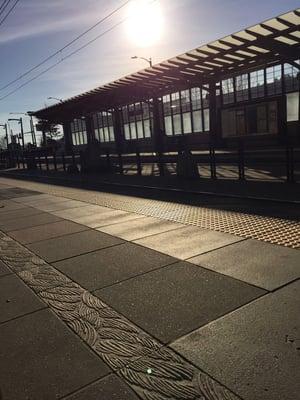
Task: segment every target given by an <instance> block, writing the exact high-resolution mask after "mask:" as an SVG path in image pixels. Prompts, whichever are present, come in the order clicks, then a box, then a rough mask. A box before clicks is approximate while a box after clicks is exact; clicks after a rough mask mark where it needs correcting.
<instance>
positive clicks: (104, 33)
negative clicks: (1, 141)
mask: <svg viewBox="0 0 300 400" xmlns="http://www.w3.org/2000/svg"><path fill="white" fill-rule="evenodd" d="M154 1H156V0H154ZM126 19H127V18H124V19H123V20H121V21H119V22H118V23H116V24H115V25H113V26H112V27H111V28H109V29H107V30H106V31H104V32H102V33H101V34H100V35H97V36H96V37H95V38H93V39H91V40H90V41H88V42H87V43H85V44H84V45H82V46H81V47H79V48H78V49H76V50H74V51H72V52H71V53H69V54H67V55H66V56H65V57H63V58H61V59H60V60H59V61H57V62H56V63H54V64H52V65H50V67H48V68H46V69H44V70H43V71H41V72H40V73H39V74H37V75H35V76H34V77H32V78H31V79H29V80H28V81H26V82H24V83H22V85H20V86H18V87H16V88H15V89H13V90H12V91H10V92H8V93H7V94H6V95H4V96H2V97H0V101H1V100H4V99H6V98H7V97H8V96H11V95H12V94H13V93H15V92H17V91H18V90H20V89H22V88H23V87H24V86H26V85H28V84H29V83H31V82H32V81H34V80H36V79H38V78H39V77H40V76H42V75H44V74H45V73H47V72H48V71H50V70H51V69H53V68H55V67H56V66H57V65H59V64H61V63H62V62H63V61H65V60H67V59H68V58H70V57H72V56H73V55H75V54H76V53H78V52H79V51H81V50H82V49H84V48H85V47H87V46H89V45H90V44H92V43H94V42H95V41H96V40H98V39H99V38H100V37H102V36H104V35H106V34H107V33H109V32H111V31H112V30H113V29H115V28H116V27H118V26H119V25H121V24H123V23H124V22H125V21H126Z"/></svg>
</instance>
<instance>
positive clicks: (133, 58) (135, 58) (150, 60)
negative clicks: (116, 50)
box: [131, 56, 152, 68]
mask: <svg viewBox="0 0 300 400" xmlns="http://www.w3.org/2000/svg"><path fill="white" fill-rule="evenodd" d="M131 59H132V60H137V59H140V60H144V61H146V62H147V63H148V64H149V66H150V68H151V67H152V58H151V57H149V58H145V57H138V56H132V57H131Z"/></svg>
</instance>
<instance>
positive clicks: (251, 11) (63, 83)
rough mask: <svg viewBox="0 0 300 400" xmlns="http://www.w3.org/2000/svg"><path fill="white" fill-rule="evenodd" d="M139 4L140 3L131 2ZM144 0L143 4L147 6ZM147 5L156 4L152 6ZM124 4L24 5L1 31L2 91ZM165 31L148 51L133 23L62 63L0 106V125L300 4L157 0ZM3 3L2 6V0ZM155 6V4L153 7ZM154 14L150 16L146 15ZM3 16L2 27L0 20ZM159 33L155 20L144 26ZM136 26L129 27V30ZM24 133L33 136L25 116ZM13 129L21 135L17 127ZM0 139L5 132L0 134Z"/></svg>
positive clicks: (91, 0) (35, 1) (34, 0)
mask: <svg viewBox="0 0 300 400" xmlns="http://www.w3.org/2000/svg"><path fill="white" fill-rule="evenodd" d="M131 1H135V2H137V1H140V0H131ZM142 1H145V0H142ZM147 1H150V2H151V0H147ZM124 2H125V0H109V1H107V0H76V1H74V0H51V1H46V0H20V1H19V3H18V4H17V6H16V8H15V9H14V11H13V12H12V13H11V14H10V15H9V16H8V18H7V19H6V21H5V22H4V23H3V24H2V25H0V87H3V86H5V85H6V84H7V83H9V82H10V81H12V80H13V79H15V78H16V77H18V76H20V75H21V74H22V73H24V72H25V71H27V70H28V69H30V68H31V67H33V66H35V65H36V64H38V63H39V62H40V61H42V60H43V59H45V58H46V57H48V56H49V55H50V54H51V53H53V52H55V51H56V50H58V49H60V48H61V47H63V46H64V45H65V44H66V43H68V42H69V41H71V40H72V39H73V38H74V37H76V36H78V35H79V34H80V33H81V32H83V31H85V30H86V29H88V28H89V27H90V26H92V25H93V24H95V23H96V22H97V21H99V20H100V19H102V18H103V17H104V16H106V15H107V14H109V13H110V12H111V11H113V10H114V9H116V8H117V7H119V6H120V5H122V4H123V3H124ZM154 2H155V3H156V5H155V7H158V8H159V9H160V17H161V19H160V23H161V25H162V32H161V35H159V37H157V38H156V42H155V43H152V44H149V45H147V46H144V47H140V43H137V41H136V40H134V38H133V37H132V35H131V36H130V35H129V34H128V27H129V23H128V21H127V22H125V23H121V24H120V25H119V26H118V27H116V28H114V29H112V30H111V31H110V32H109V33H107V34H105V35H104V36H102V37H101V38H100V39H98V40H96V41H95V42H94V43H93V44H91V45H90V46H88V47H86V48H85V49H83V50H82V51H80V52H79V53H77V54H76V55H74V56H73V57H70V58H68V59H67V60H66V61H64V62H62V63H60V64H59V65H58V66H57V67H55V68H53V69H52V70H50V71H49V72H48V73H46V74H44V75H42V76H40V77H39V78H38V79H36V80H34V81H32V82H31V83H30V84H28V85H26V86H24V87H23V88H22V89H20V90H18V91H17V92H16V93H14V94H12V95H10V96H8V97H6V98H5V99H3V100H0V124H3V123H5V122H6V121H7V119H8V118H18V117H19V116H20V115H16V116H12V115H10V114H9V113H11V112H26V111H28V110H37V109H40V108H43V107H45V106H49V105H51V104H54V103H55V101H53V100H48V99H47V98H48V97H50V96H52V97H57V98H62V99H66V98H68V97H71V96H74V95H76V94H79V93H82V92H84V91H87V90H90V89H93V88H95V87H97V86H100V85H102V84H105V83H107V82H110V81H112V80H115V79H118V78H120V77H122V76H124V75H127V74H130V73H134V72H136V71H137V70H139V69H142V68H145V67H147V64H146V63H145V61H143V60H133V59H131V57H132V56H134V55H138V56H141V57H147V58H148V57H152V59H153V62H154V63H157V62H161V61H163V60H165V59H168V58H171V57H174V56H176V55H178V54H181V53H184V52H186V51H188V50H191V49H193V48H195V47H198V46H200V45H201V44H205V43H207V42H209V41H212V40H215V39H219V38H221V37H223V36H226V35H227V34H230V33H234V32H236V31H239V30H241V29H244V28H246V27H248V26H251V25H254V24H256V23H259V22H261V21H263V20H266V19H269V18H272V17H274V16H277V15H279V14H281V13H285V12H287V11H289V10H292V9H295V8H299V7H300V1H299V0H156V1H154ZM0 4H2V1H1V0H0ZM129 7H132V4H131V5H130V4H128V5H127V6H125V7H123V8H122V9H121V10H120V11H118V12H117V13H115V14H114V15H113V16H112V17H111V18H109V19H108V20H106V21H105V22H104V23H102V24H100V25H99V26H98V27H97V28H95V29H93V30H92V31H91V32H90V33H89V34H88V35H86V36H84V37H83V38H81V39H80V40H79V41H77V42H76V43H74V45H72V46H71V47H69V48H68V49H66V50H65V51H63V52H61V53H59V54H58V56H56V57H55V58H53V59H52V60H50V61H49V62H47V63H46V64H44V65H43V66H42V67H40V68H39V69H36V70H35V71H34V72H32V73H31V74H30V75H28V76H26V77H24V78H23V79H22V80H19V81H18V82H16V83H15V84H13V85H11V86H9V87H8V88H6V89H4V90H0V98H1V97H3V96H5V95H6V94H7V93H9V92H10V91H12V90H13V89H15V88H17V87H18V86H19V85H21V84H23V83H24V82H26V81H27V80H29V79H30V78H32V77H34V76H35V75H37V74H38V73H40V72H41V71H43V70H44V69H46V68H48V67H50V66H51V65H52V64H54V63H55V62H57V61H58V60H60V59H62V58H63V57H64V56H66V55H67V54H69V53H70V52H72V51H73V50H75V49H77V48H78V47H80V46H81V45H83V44H85V43H86V42H87V41H89V40H91V39H93V38H94V37H96V36H97V35H99V34H101V33H103V32H104V31H106V30H107V29H109V28H111V27H112V26H113V25H115V24H116V23H118V22H120V21H122V20H123V19H124V18H125V17H127V16H128V12H129V10H130V9H129ZM153 7H154V4H153ZM149 15H150V14H149ZM1 18H2V17H1V16H0V22H1ZM139 22H140V23H141V24H142V25H143V24H145V26H148V29H149V30H151V28H152V29H153V30H157V29H158V25H157V22H156V21H155V20H154V18H152V19H151V18H147V20H145V21H143V20H142V19H141V20H140V21H139ZM131 27H132V26H131ZM24 121H25V131H26V130H29V127H28V118H27V117H24ZM11 128H12V129H14V130H17V129H18V125H17V124H16V123H11ZM2 134H3V132H2V131H1V127H0V136H1V135H2Z"/></svg>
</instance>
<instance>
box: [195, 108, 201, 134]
mask: <svg viewBox="0 0 300 400" xmlns="http://www.w3.org/2000/svg"><path fill="white" fill-rule="evenodd" d="M193 125H194V132H203V126H202V111H201V110H199V111H193Z"/></svg>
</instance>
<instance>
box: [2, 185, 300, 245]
mask: <svg viewBox="0 0 300 400" xmlns="http://www.w3.org/2000/svg"><path fill="white" fill-rule="evenodd" d="M0 182H1V183H3V184H7V185H13V186H17V187H25V188H26V189H30V190H37V191H40V192H44V193H48V194H52V195H57V196H64V197H67V198H71V199H75V200H80V201H86V202H88V203H91V204H97V205H101V206H106V207H110V208H114V209H118V210H123V211H128V212H134V213H138V214H143V215H146V216H151V217H156V218H161V219H166V220H169V221H174V222H178V223H181V224H186V225H194V226H197V227H200V228H205V229H211V230H215V231H219V232H224V233H230V234H233V235H237V236H241V237H245V238H251V239H257V240H261V241H264V242H268V243H273V244H277V245H282V246H286V247H291V248H294V249H298V248H300V223H299V222H297V221H292V220H288V219H283V218H275V217H267V216H260V215H255V214H248V213H242V212H235V211H224V210H220V209H213V208H209V207H199V206H193V205H186V204H180V203H175V202H169V201H160V200H154V199H143V198H138V197H134V196H126V195H120V194H112V193H106V192H98V191H93V190H85V189H77V188H76V189H74V188H68V187H65V186H64V187H59V186H55V185H49V184H44V183H36V182H24V181H20V180H15V179H6V178H5V179H3V178H1V179H0Z"/></svg>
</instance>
